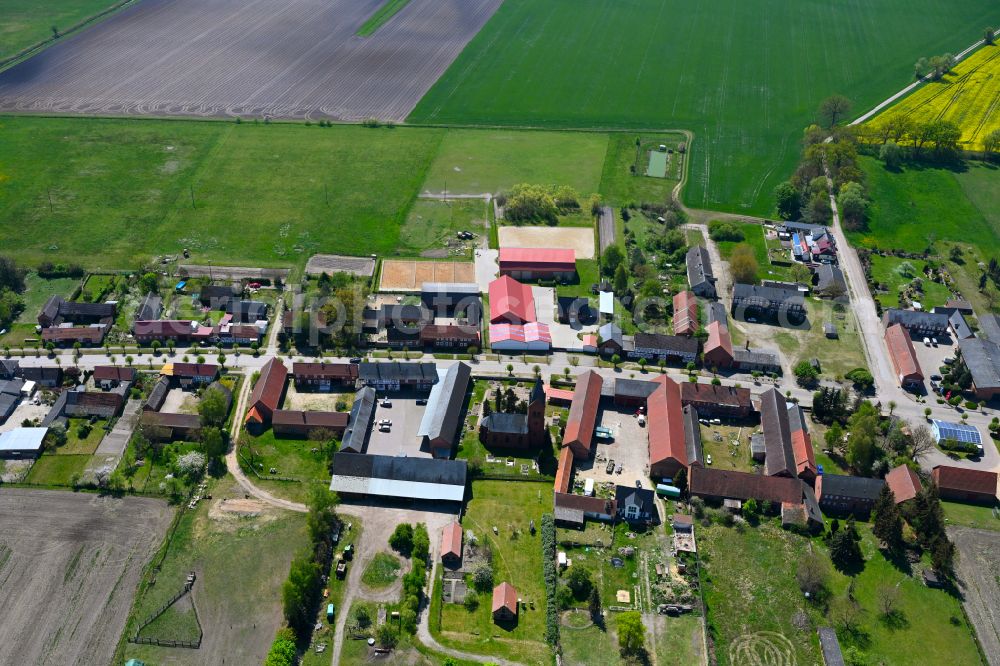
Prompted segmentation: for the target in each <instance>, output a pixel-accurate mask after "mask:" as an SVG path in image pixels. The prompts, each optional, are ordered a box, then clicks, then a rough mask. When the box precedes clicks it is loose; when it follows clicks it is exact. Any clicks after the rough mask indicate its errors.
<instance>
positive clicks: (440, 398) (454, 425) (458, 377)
mask: <svg viewBox="0 0 1000 666" xmlns="http://www.w3.org/2000/svg"><path fill="white" fill-rule="evenodd" d="M442 374H443V376H442V378H441V380H440V381H439V382H438V383H437V384H435V385H434V388H432V389H431V394H430V396H428V398H427V409H425V410H424V415H423V417H422V418H421V420H420V427H419V428H417V438H418V439H420V441H421V446H424V447H427V448H429V449H430V452H431V455H433V456H434V457H435V458H450V457H451V454H452V451H454V450H455V440H456V439H458V438H459V436H460V430H459V426H460V425H461V423H462V412H463V411H465V398H466V393H467V392H468V390H469V381H470V378H471V376H472V369H471V368H470V367H469V366H468V365H467V364H465V363H462V362H459V363H456V364H454V365H452V366H451V367H450V368H448V370H447V371H446V372H444V373H442Z"/></svg>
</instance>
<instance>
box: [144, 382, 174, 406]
mask: <svg viewBox="0 0 1000 666" xmlns="http://www.w3.org/2000/svg"><path fill="white" fill-rule="evenodd" d="M169 391H170V380H169V379H167V378H166V377H160V378H159V379H158V380H157V381H156V384H154V385H153V389H152V390H151V391H150V392H149V397H147V398H146V404H145V407H146V408H147V409H149V410H151V411H154V412H158V411H160V407H163V402H164V401H165V400H166V399H167V392H169Z"/></svg>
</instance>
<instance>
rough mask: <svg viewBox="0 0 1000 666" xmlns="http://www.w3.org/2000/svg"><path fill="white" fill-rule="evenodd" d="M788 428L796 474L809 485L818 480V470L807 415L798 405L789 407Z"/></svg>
mask: <svg viewBox="0 0 1000 666" xmlns="http://www.w3.org/2000/svg"><path fill="white" fill-rule="evenodd" d="M788 427H789V430H790V431H791V434H792V456H793V457H794V458H795V473H796V475H797V476H798V477H799V478H800V479H803V480H805V481H806V482H808V483H812V481H813V479H815V478H816V474H817V472H818V468H817V467H816V457H815V455H814V454H813V446H812V438H811V437H810V436H809V426H807V425H806V414H805V412H804V411H802V408H801V407H799V406H798V405H795V404H791V405H789V406H788Z"/></svg>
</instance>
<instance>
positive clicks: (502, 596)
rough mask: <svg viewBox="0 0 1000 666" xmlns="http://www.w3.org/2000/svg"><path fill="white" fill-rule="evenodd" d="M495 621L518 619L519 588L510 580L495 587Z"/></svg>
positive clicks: (502, 621)
mask: <svg viewBox="0 0 1000 666" xmlns="http://www.w3.org/2000/svg"><path fill="white" fill-rule="evenodd" d="M492 608H493V621H494V622H496V623H500V624H502V623H506V622H514V621H516V620H517V590H515V589H514V586H513V585H511V584H510V583H508V582H503V583H500V584H499V585H497V586H496V587H495V588H493V606H492Z"/></svg>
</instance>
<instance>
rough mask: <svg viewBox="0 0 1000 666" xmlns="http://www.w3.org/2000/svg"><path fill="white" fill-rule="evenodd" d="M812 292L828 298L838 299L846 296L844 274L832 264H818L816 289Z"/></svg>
mask: <svg viewBox="0 0 1000 666" xmlns="http://www.w3.org/2000/svg"><path fill="white" fill-rule="evenodd" d="M813 292H814V293H815V294H817V295H820V296H826V297H828V298H839V297H841V296H846V295H847V280H845V279H844V272H843V271H842V270H840V268H839V267H837V266H834V265H833V264H820V265H819V266H817V267H816V288H815V289H814V290H813Z"/></svg>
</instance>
